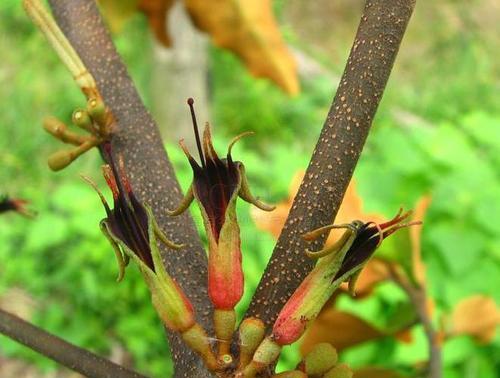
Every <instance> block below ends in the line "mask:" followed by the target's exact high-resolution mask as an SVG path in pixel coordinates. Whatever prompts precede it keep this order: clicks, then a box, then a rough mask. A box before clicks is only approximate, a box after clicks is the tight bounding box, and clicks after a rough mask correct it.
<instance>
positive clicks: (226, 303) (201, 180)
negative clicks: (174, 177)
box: [170, 99, 274, 346]
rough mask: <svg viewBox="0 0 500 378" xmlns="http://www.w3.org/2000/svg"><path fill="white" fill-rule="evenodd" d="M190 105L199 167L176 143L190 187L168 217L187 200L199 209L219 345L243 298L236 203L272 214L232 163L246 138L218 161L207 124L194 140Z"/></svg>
mask: <svg viewBox="0 0 500 378" xmlns="http://www.w3.org/2000/svg"><path fill="white" fill-rule="evenodd" d="M193 102H194V101H193V100H192V99H189V100H188V104H189V106H190V110H191V116H192V119H193V126H194V131H195V136H196V142H197V147H198V153H199V156H200V164H201V165H200V164H198V162H197V161H196V160H195V159H194V158H193V156H192V155H191V154H190V153H189V151H188V150H187V148H186V146H185V145H184V143H183V141H181V142H180V145H181V147H182V149H183V151H184V152H185V154H186V156H187V158H188V160H189V163H190V165H191V168H192V169H193V183H192V184H191V186H190V188H189V190H188V191H187V193H186V196H185V197H184V199H183V201H182V202H181V204H180V205H179V207H178V209H176V210H174V211H172V212H170V215H179V214H181V213H183V212H184V211H185V210H186V209H187V208H188V207H189V205H190V204H191V202H192V201H193V200H196V201H197V203H198V205H199V207H200V210H201V214H202V217H203V222H204V225H205V230H206V233H207V238H208V249H209V252H208V294H209V296H210V299H211V301H212V303H213V304H214V307H215V314H214V323H215V324H214V325H215V331H216V334H217V337H218V338H219V339H221V340H229V339H230V337H231V336H232V333H233V330H234V324H235V314H234V306H235V305H236V304H237V303H238V302H239V300H240V299H241V297H242V295H243V270H242V266H241V259H242V257H241V249H240V229H239V226H238V221H237V218H236V200H237V198H238V197H240V198H242V199H243V200H245V201H247V202H250V203H252V204H254V205H256V206H257V207H259V208H260V209H263V210H267V211H271V210H273V209H274V208H273V207H270V206H268V205H265V204H263V203H262V202H260V201H259V200H258V199H256V198H254V197H253V196H252V194H251V193H250V190H249V188H248V182H247V179H246V175H245V168H244V166H243V164H242V163H241V162H238V161H233V159H232V156H231V149H232V147H233V145H234V144H235V143H236V142H237V141H238V140H239V139H241V138H242V137H243V136H245V135H248V134H249V133H245V134H242V135H239V136H237V137H236V138H234V139H233V141H232V142H231V143H230V145H229V149H228V152H227V156H226V158H225V159H221V158H219V156H218V155H217V153H216V152H215V150H214V147H213V145H212V138H211V134H210V127H209V125H208V124H207V125H206V127H205V130H204V133H203V138H202V140H200V137H199V133H198V126H197V122H196V117H195V114H194V108H193ZM226 345H227V346H228V345H229V344H228V343H226Z"/></svg>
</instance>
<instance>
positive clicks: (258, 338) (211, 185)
mask: <svg viewBox="0 0 500 378" xmlns="http://www.w3.org/2000/svg"><path fill="white" fill-rule="evenodd" d="M188 104H189V106H190V109H191V114H192V117H193V123H194V127H195V134H196V141H197V147H198V152H199V158H200V163H198V162H197V161H196V160H195V158H194V157H193V156H192V155H191V154H190V153H189V151H188V149H187V148H186V146H185V145H184V144H183V143H182V141H181V143H180V144H181V147H182V149H183V150H184V152H185V154H186V156H187V158H188V160H189V163H190V165H191V167H192V169H193V182H192V184H191V186H190V188H189V189H188V191H187V193H186V195H185V197H184V199H183V201H182V202H181V204H180V205H179V207H178V208H177V209H176V210H173V211H171V212H170V215H171V216H176V215H179V214H181V213H183V212H184V211H185V210H186V209H187V208H188V207H189V205H190V204H191V203H192V202H193V201H196V203H197V204H198V205H199V208H200V210H201V214H202V217H203V221H204V226H205V230H206V234H207V238H208V294H209V297H210V300H211V302H212V304H213V307H214V314H213V324H214V331H215V338H210V337H209V336H208V334H207V332H206V330H205V329H204V328H203V327H202V326H201V325H200V324H199V323H197V321H196V317H195V310H194V308H193V305H192V304H191V302H190V300H189V298H188V297H187V296H186V295H185V294H184V292H183V290H182V288H181V287H180V286H179V285H178V284H177V283H176V282H175V280H174V279H173V278H172V277H171V276H170V275H169V273H168V272H167V271H166V269H165V267H164V265H163V263H162V259H161V257H160V252H159V249H158V244H157V242H158V241H161V242H163V243H164V244H165V245H166V246H167V247H168V248H170V249H178V248H182V245H177V244H175V243H173V242H172V241H170V240H169V239H168V238H167V237H166V236H165V235H164V233H163V232H162V231H161V230H160V228H159V227H158V225H157V223H156V221H155V217H154V215H153V212H152V210H151V209H150V208H149V207H148V206H147V205H145V204H143V203H141V202H140V201H139V200H138V198H137V197H136V196H135V195H134V192H133V190H132V187H131V184H130V182H129V179H128V178H127V174H126V172H125V166H124V162H123V160H122V159H121V158H118V161H116V160H115V159H114V158H113V156H112V153H111V148H110V145H109V143H106V144H105V145H104V146H103V148H102V151H104V155H105V156H104V157H105V159H106V161H107V162H108V164H107V165H105V166H104V167H103V172H104V177H105V179H106V181H107V183H108V186H109V187H110V189H111V191H112V193H113V200H114V206H113V208H111V207H110V206H109V205H108V204H107V202H106V200H105V199H104V196H103V195H102V194H101V193H100V192H99V190H97V188H96V190H97V191H98V193H99V195H100V197H101V199H102V202H103V204H104V207H105V210H106V218H105V219H103V220H102V222H101V229H102V230H103V232H104V233H105V235H106V236H107V237H108V239H109V241H110V242H111V244H112V246H113V248H114V250H115V253H116V256H117V259H118V262H119V266H120V273H119V277H118V278H119V280H121V279H122V278H123V274H124V269H125V266H126V265H127V264H128V261H129V259H132V260H134V261H135V262H136V263H137V264H138V266H139V268H140V270H141V272H142V274H143V276H144V278H145V281H146V283H147V285H148V286H149V289H150V291H151V295H152V302H153V305H154V306H155V308H156V310H157V312H158V314H159V316H160V317H161V319H162V321H163V323H164V324H165V325H166V326H167V327H168V328H169V329H170V330H172V331H175V332H179V333H180V335H181V336H182V338H183V340H184V341H185V342H186V344H187V345H189V347H190V348H191V349H193V350H194V351H196V352H197V353H198V354H199V355H200V356H201V357H202V358H203V360H204V362H205V364H206V366H207V367H208V369H209V370H211V371H214V372H228V371H231V372H233V376H235V377H254V376H256V375H258V374H259V373H261V372H262V371H264V370H266V369H267V368H269V367H270V366H272V365H273V364H274V363H275V362H276V360H277V358H278V357H279V355H280V352H281V349H282V347H283V346H285V345H289V344H292V343H294V342H295V341H297V340H298V339H299V338H300V337H301V336H302V335H303V333H304V332H305V330H306V328H307V325H308V324H309V323H310V322H311V321H312V320H314V319H315V318H316V317H317V315H318V314H319V312H320V310H321V308H322V307H323V306H324V305H325V303H326V302H327V301H328V299H329V298H330V297H331V296H332V294H333V292H334V291H335V290H336V289H337V288H338V287H339V286H340V284H341V283H343V282H345V281H348V282H349V286H350V288H351V290H354V283H355V280H356V278H357V276H358V275H359V273H360V271H361V269H362V268H363V267H364V265H365V264H366V263H367V261H368V260H369V259H370V257H371V256H372V255H373V253H374V251H375V250H376V249H377V247H378V246H379V245H380V243H381V242H382V241H383V239H384V238H386V237H388V236H389V235H391V234H392V233H393V232H395V231H396V230H398V229H399V228H402V227H406V226H408V225H412V224H415V223H404V221H405V220H406V219H407V218H408V217H409V215H410V212H407V213H404V214H402V211H401V210H400V212H399V213H398V214H397V215H396V216H395V217H394V218H393V219H392V220H390V221H388V222H385V223H382V224H376V223H373V222H367V223H365V222H361V221H353V222H352V223H349V224H343V225H329V226H325V227H322V228H320V229H317V230H313V231H311V232H309V233H307V234H306V235H304V236H303V237H304V238H305V239H306V240H314V239H316V238H317V237H318V236H319V235H321V234H323V233H325V232H328V231H329V230H331V229H333V228H342V229H345V232H344V234H343V236H342V237H341V238H340V239H339V240H338V242H337V243H336V244H335V245H333V246H331V247H329V248H326V249H324V250H321V251H317V252H311V251H305V253H307V254H308V256H310V257H311V258H318V259H319V261H318V262H317V264H316V266H315V267H314V269H313V270H312V271H311V272H310V274H309V275H308V276H307V277H306V278H305V279H304V281H303V282H302V283H301V285H300V286H299V287H298V288H297V290H296V291H295V292H294V294H293V295H292V296H291V297H290V299H289V300H288V302H287V303H286V304H285V305H284V307H283V308H282V310H281V312H280V313H279V315H278V317H277V319H276V321H275V323H274V325H273V326H272V329H271V331H270V332H269V334H267V335H266V326H265V325H264V323H263V322H262V321H261V320H259V319H257V318H247V319H244V320H243V321H242V322H241V324H240V326H239V330H238V343H235V345H238V346H239V347H238V351H236V353H232V352H233V350H232V343H233V334H234V331H235V329H236V313H235V306H236V304H237V303H238V302H239V301H240V299H241V297H242V296H243V286H244V285H243V282H244V277H243V270H242V253H241V248H240V229H239V226H238V220H237V217H236V202H237V199H238V198H241V199H243V200H244V201H247V202H249V203H251V204H253V205H255V206H257V207H259V208H260V209H263V210H266V211H271V210H273V207H271V206H268V205H266V204H264V203H262V202H261V201H259V200H258V199H257V198H255V197H254V196H253V195H252V194H251V192H250V190H249V185H248V181H247V178H246V175H245V168H244V166H243V164H242V163H241V162H238V161H234V160H233V159H232V156H231V149H232V147H233V145H234V143H235V142H236V141H238V140H239V139H240V138H241V137H242V136H243V135H240V136H238V137H236V138H235V139H234V140H233V141H232V142H231V143H230V145H229V148H228V152H227V156H226V158H225V159H221V158H219V156H218V155H217V153H216V152H215V149H214V147H213V145H212V140H211V134H210V127H209V125H208V124H207V125H206V127H205V130H204V133H203V137H202V138H200V137H199V135H198V127H197V124H196V118H195V115H194V109H193V100H192V99H189V100H188ZM211 340H216V343H217V345H216V348H217V351H216V352H214V350H213V349H212V344H211ZM236 356H237V357H236ZM307 361H309V362H307ZM311 361H312V362H311ZM318 361H319V362H318ZM325 361H327V362H325ZM335 362H336V354H335V350H334V349H333V348H332V347H328V346H322V345H319V346H318V348H316V349H315V350H314V351H313V352H311V356H310V357H309V360H308V359H307V358H306V359H305V361H304V362H303V363H302V364H300V365H299V367H298V370H296V371H294V372H288V373H287V374H288V375H287V376H289V377H292V376H293V377H295V376H297V377H302V376H323V377H341V376H346V375H345V374H346V373H345V368H344V367H342V365H335ZM325 366H326V367H325ZM320 367H321V368H320ZM318 369H319V370H318ZM312 371H314V372H320V373H318V374H312ZM342 374H344V375H342Z"/></svg>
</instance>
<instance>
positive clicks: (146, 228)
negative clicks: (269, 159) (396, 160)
mask: <svg viewBox="0 0 500 378" xmlns="http://www.w3.org/2000/svg"><path fill="white" fill-rule="evenodd" d="M49 3H50V4H51V6H52V8H53V10H54V11H55V12H54V13H55V16H56V18H57V19H58V23H59V24H60V25H61V27H62V29H63V30H65V33H66V34H67V35H68V38H69V40H71V43H70V41H69V40H68V38H66V35H65V34H64V33H63V32H62V31H61V30H60V28H59V26H58V23H56V22H55V21H54V20H53V19H52V17H51V15H50V14H49V13H48V12H47V11H46V10H45V9H44V7H43V6H42V4H41V2H40V0H24V5H25V8H26V10H27V12H28V14H29V15H30V16H31V18H32V19H33V21H34V22H35V23H36V24H37V25H38V26H39V28H40V29H41V30H42V32H43V33H44V34H45V35H46V37H47V39H48V40H49V42H50V44H51V45H52V46H53V48H54V49H55V50H56V52H57V53H58V54H59V56H60V58H61V60H62V61H63V62H64V63H65V65H66V66H67V67H68V69H69V70H70V72H71V73H72V75H73V77H74V79H75V81H76V83H77V85H78V86H79V87H80V88H81V90H82V92H83V93H84V95H85V96H86V98H87V105H86V107H85V109H77V110H76V111H75V112H74V114H73V123H74V124H75V126H77V127H79V128H81V129H83V130H85V131H86V132H87V135H81V134H78V133H74V132H73V131H70V130H69V129H68V127H67V126H66V125H65V124H64V123H63V122H61V121H59V120H56V119H54V118H49V119H47V120H46V121H45V122H44V128H45V130H47V131H48V132H49V133H50V134H52V135H53V136H54V137H56V138H57V139H59V140H61V141H62V142H63V143H66V144H70V145H73V148H72V149H69V150H63V151H59V152H56V153H55V154H54V155H52V156H51V157H50V158H49V166H50V168H51V169H53V170H60V169H63V168H64V167H66V166H67V165H68V164H70V163H71V162H73V161H74V160H75V159H76V158H77V157H79V156H80V155H82V154H83V153H84V152H86V151H88V150H90V149H91V148H92V147H97V148H98V149H99V151H100V153H101V156H102V157H103V160H104V162H105V164H104V166H103V173H104V177H105V179H106V182H107V184H108V186H109V188H110V189H111V192H112V195H113V207H111V206H110V205H109V204H108V203H107V201H106V200H105V199H104V196H103V195H102V193H101V192H100V191H99V189H98V188H97V186H96V185H95V184H93V183H92V181H91V180H89V179H87V178H85V179H86V180H87V181H89V183H90V184H91V185H92V186H93V187H94V188H95V189H96V190H97V193H98V194H99V196H100V198H101V200H102V203H103V205H104V209H105V212H106V217H105V218H104V219H103V220H102V221H101V223H100V227H101V230H102V231H103V233H104V234H105V235H106V237H107V238H108V240H109V242H110V243H111V245H112V247H113V250H114V252H115V255H116V258H117V261H118V265H119V274H118V280H121V279H123V278H124V272H125V267H126V266H127V265H128V263H129V261H130V260H132V261H134V262H135V263H136V264H137V266H138V268H139V270H140V271H141V273H142V275H143V277H144V280H145V283H146V285H147V286H148V288H149V290H150V292H151V298H152V304H153V306H154V308H155V309H156V311H157V313H158V316H159V318H160V319H161V320H162V322H163V324H164V325H165V327H166V328H167V329H168V330H169V331H170V332H169V335H170V341H171V342H172V343H171V347H172V350H173V353H172V354H173V357H174V363H175V364H176V376H184V377H198V376H210V375H216V376H219V377H240V378H243V377H256V376H262V377H269V376H274V377H328V378H341V377H351V376H352V372H351V371H350V369H349V368H348V367H347V366H346V365H344V364H339V363H337V354H336V351H335V349H334V348H333V347H332V346H331V345H329V344H318V345H316V346H315V347H314V348H313V349H312V350H311V351H310V352H309V353H308V354H307V355H306V356H305V357H304V359H303V360H302V361H301V362H299V363H298V365H297V367H296V369H295V370H292V371H287V372H284V373H280V374H276V373H275V370H274V367H275V364H276V362H277V360H278V358H279V355H280V353H281V350H282V347H283V346H285V345H290V344H293V343H295V342H296V341H297V340H298V339H299V338H300V337H301V336H302V335H303V333H304V332H305V331H306V329H307V327H308V325H309V324H310V323H311V322H312V321H313V320H314V319H315V318H316V317H317V316H318V314H319V312H320V310H321V309H322V307H323V306H324V305H325V304H326V302H327V301H328V299H329V298H330V297H331V296H332V295H333V293H334V292H335V290H337V288H338V287H339V286H340V285H341V284H342V283H343V282H348V283H349V286H350V290H351V292H353V293H354V291H355V281H356V278H357V276H358V275H359V273H360V272H361V270H362V269H363V267H364V266H365V265H366V263H367V262H368V260H369V259H370V258H371V257H372V256H373V254H374V252H375V250H376V249H377V248H378V247H379V246H380V244H381V243H382V241H383V240H384V239H385V238H387V237H388V236H390V235H391V234H393V233H394V232H396V231H397V230H398V229H400V228H403V227H407V226H411V225H416V224H419V222H410V223H405V220H406V219H408V217H409V216H410V212H406V213H404V214H403V213H402V210H400V212H399V213H398V214H397V215H396V216H395V217H394V218H393V219H391V220H389V221H387V222H383V223H380V224H379V223H375V222H361V221H359V220H352V222H350V223H348V224H342V225H335V224H331V223H332V222H333V220H334V219H335V215H336V212H337V210H338V206H339V204H340V200H341V199H342V196H343V193H344V191H345V189H346V187H347V183H348V182H349V180H350V177H351V175H352V172H353V169H354V166H355V164H356V162H357V159H358V157H359V154H360V152H361V149H362V147H363V144H364V141H365V139H366V137H367V134H368V130H369V127H370V125H371V121H372V119H373V115H374V114H375V111H376V108H377V105H378V103H379V101H380V98H381V95H382V93H383V89H384V87H385V83H386V82H387V79H388V76H389V73H390V69H391V66H392V63H393V62H394V59H395V56H396V53H397V49H398V47H399V43H400V42H401V38H402V36H403V34H404V31H405V28H406V24H407V22H408V20H409V17H410V15H411V12H412V9H413V6H414V1H411V0H389V1H386V0H384V1H381V0H376V1H367V3H366V7H365V10H364V14H363V16H362V19H361V23H360V27H359V30H358V33H357V36H356V40H355V42H354V45H353V49H352V51H351V56H350V58H349V61H348V66H347V68H346V70H345V72H344V76H343V78H342V80H341V84H340V86H339V89H338V92H337V94H336V97H335V99H334V103H333V104H332V108H331V110H330V113H329V115H328V118H327V120H326V122H325V126H324V128H323V130H322V133H321V135H320V138H319V140H318V144H317V146H316V150H315V153H314V155H313V157H312V159H311V163H310V166H309V168H308V171H307V173H306V178H305V180H304V182H303V184H302V186H301V188H300V190H299V193H298V194H297V197H296V200H295V202H294V205H293V207H292V210H291V212H290V215H289V218H288V220H287V223H286V224H285V227H284V229H283V232H282V235H281V237H280V239H279V240H278V243H277V245H276V249H275V251H274V253H273V256H272V258H271V260H270V262H269V265H268V267H267V269H266V272H265V273H264V275H263V278H262V281H261V284H260V285H259V287H258V288H257V291H256V293H255V295H254V297H253V300H252V303H251V305H250V308H249V310H248V312H247V314H246V315H244V316H243V320H242V321H241V323H240V324H239V325H238V324H237V321H236V313H235V306H236V304H237V303H238V302H239V301H240V299H241V297H242V295H243V288H244V285H243V283H244V276H243V270H242V265H241V264H242V257H243V254H244V252H245V251H241V245H240V240H241V237H242V236H241V235H240V227H239V225H238V219H237V217H236V206H237V200H238V198H241V199H243V200H244V201H247V202H249V203H251V204H253V205H255V206H257V207H259V208H260V209H263V210H266V211H272V210H273V207H272V206H269V205H266V204H264V203H263V202H261V201H260V200H259V199H257V198H256V197H254V196H253V195H252V193H251V191H250V189H249V183H248V180H247V178H246V174H245V168H244V165H243V163H241V162H239V161H235V160H233V157H232V154H231V150H232V147H233V145H234V143H236V142H237V141H238V140H239V139H241V138H242V137H243V136H244V135H246V134H247V133H245V134H242V135H240V136H237V137H236V138H234V139H233V141H232V142H231V143H230V144H229V148H228V152H227V155H226V157H225V158H220V157H219V156H218V154H217V153H216V151H215V149H214V147H213V145H212V137H211V132H210V127H209V125H208V124H207V125H206V127H205V130H204V133H203V137H202V138H200V135H199V131H198V126H197V122H196V117H195V114H194V107H193V100H192V99H189V100H188V104H189V106H190V111H191V115H192V119H193V126H194V133H195V137H196V143H197V148H198V153H199V162H197V161H196V159H195V158H194V157H193V156H192V155H191V154H190V153H189V151H188V150H187V148H186V146H185V145H184V144H183V143H182V141H181V147H182V149H183V150H184V152H185V154H186V156H187V158H188V161H189V164H190V165H191V168H192V170H193V182H192V185H191V186H190V188H189V189H188V190H187V192H186V194H185V196H184V199H181V198H180V197H179V196H178V195H176V193H178V192H179V189H178V185H177V184H176V183H175V180H174V179H173V176H174V173H173V171H172V169H171V166H170V164H169V163H168V160H167V157H166V155H165V153H164V151H163V149H162V147H161V143H160V142H159V135H158V133H157V131H156V128H155V126H154V122H153V121H152V120H151V119H150V116H149V114H148V113H147V112H146V110H145V109H144V107H143V105H142V104H141V103H140V100H139V98H138V96H137V94H136V92H135V90H134V88H133V86H132V85H131V83H130V79H129V78H128V76H127V75H126V70H125V68H124V67H123V65H122V64H121V62H120V61H119V58H118V57H117V55H116V53H115V52H114V49H113V46H112V44H111V42H110V41H109V36H108V35H107V34H106V31H105V29H104V27H103V25H102V21H101V19H100V18H99V15H98V13H97V9H96V7H95V3H94V2H93V1H91V0H74V1H72V2H66V1H63V0H49ZM70 3H71V4H70ZM72 44H73V45H72ZM89 46H91V47H92V48H90V49H89V48H88V47H89ZM75 49H76V50H75ZM77 51H78V52H77ZM83 61H85V64H84V63H83ZM87 66H88V68H87ZM122 100H123V103H122V102H120V101H122ZM136 121H142V122H136ZM131 124H132V125H131ZM145 167H146V168H145ZM334 168H336V169H334ZM148 178H150V179H151V181H148V180H147V179H148ZM163 178H164V179H163ZM144 182H148V184H149V185H146V184H144ZM153 183H157V184H158V185H153ZM137 187H139V190H137V189H136V190H134V188H137ZM158 194H161V196H159V195H158ZM162 196H164V197H165V198H168V201H166V200H165V198H162ZM193 201H195V202H196V204H197V205H198V207H199V209H200V211H201V214H202V218H203V222H204V226H205V233H206V236H207V239H208V254H207V255H208V264H207V265H204V264H205V259H206V257H205V256H206V254H205V253H204V251H201V248H199V247H198V246H199V245H200V244H199V241H198V238H197V235H196V234H195V233H194V231H193V227H191V226H190V224H191V223H189V222H191V221H190V220H189V218H188V217H187V216H186V214H183V212H184V211H185V210H186V209H187V208H188V207H189V205H190V204H191V203H192V202H193ZM167 204H168V205H169V207H166V205H167ZM175 207H176V208H175ZM167 214H168V215H167ZM177 219H181V220H180V221H177ZM335 228H341V229H344V230H345V231H344V234H343V236H342V237H341V238H340V239H339V241H338V242H337V243H336V244H335V245H334V246H332V247H330V248H326V249H322V245H323V243H324V240H325V234H326V233H327V232H328V231H330V230H331V229H335ZM167 235H173V236H174V237H175V239H176V240H177V239H179V240H180V241H181V243H178V242H174V241H172V239H173V237H168V236H167ZM243 237H248V236H247V235H243ZM185 250H187V251H186V252H185ZM179 256H185V257H184V260H179ZM190 256H192V257H190ZM245 258H249V256H245ZM189 259H193V260H195V261H201V263H200V264H199V265H196V264H189V263H188V260H189ZM179 261H181V264H183V269H182V272H183V274H179V269H177V268H179V266H178V265H177V266H176V262H177V263H179ZM285 262H286V263H285ZM184 264H185V266H184ZM205 271H207V272H208V275H207V276H205V274H204V272H205ZM184 272H187V273H184ZM291 272H293V274H292V273H291ZM285 278H286V279H285ZM205 292H208V295H207V300H208V301H209V303H207V301H206V300H205V298H204V295H203V293H205ZM200 293H201V294H200ZM200 298H201V299H200ZM210 323H211V324H210ZM4 325H7V326H6V327H5V326H4ZM30 327H31V328H30ZM212 329H213V332H214V334H213V335H212ZM18 330H20V331H19V332H18ZM26 330H28V331H26ZM0 331H1V332H2V333H5V334H7V335H9V336H11V337H12V338H14V339H16V340H20V341H21V342H24V343H25V344H27V345H28V346H30V347H32V348H33V349H35V350H38V351H40V352H41V353H44V354H45V355H47V356H49V357H51V358H54V359H55V360H57V361H59V362H61V363H62V364H64V365H66V366H70V367H72V368H73V369H75V370H77V371H79V372H81V373H82V374H85V375H87V376H90V377H109V376H116V377H122V376H123V377H128V376H130V377H139V376H140V374H138V373H135V372H131V371H129V370H126V369H123V368H122V367H117V366H116V365H115V364H112V363H110V362H109V361H106V360H104V359H102V358H99V357H96V356H93V355H92V354H90V352H88V351H82V350H79V349H78V348H77V347H74V346H71V345H69V344H68V343H65V342H63V341H62V340H60V339H57V340H56V339H55V338H54V337H52V336H48V335H47V334H46V333H45V332H44V331H41V330H39V329H36V328H35V327H33V326H27V325H26V324H24V323H22V322H21V321H19V320H16V319H15V318H13V317H12V316H9V315H7V314H5V313H4V312H2V311H0ZM172 335H178V336H180V339H181V340H182V341H183V343H184V346H183V345H181V344H179V343H178V341H179V338H178V337H175V336H172ZM39 340H50V342H49V343H48V344H47V343H40V342H38V341H39ZM51 345H57V348H54V347H52V346H51ZM186 346H187V348H186ZM192 351H194V352H195V353H196V354H197V355H198V356H199V357H200V359H198V358H196V357H193V354H192ZM200 361H202V363H200Z"/></svg>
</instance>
